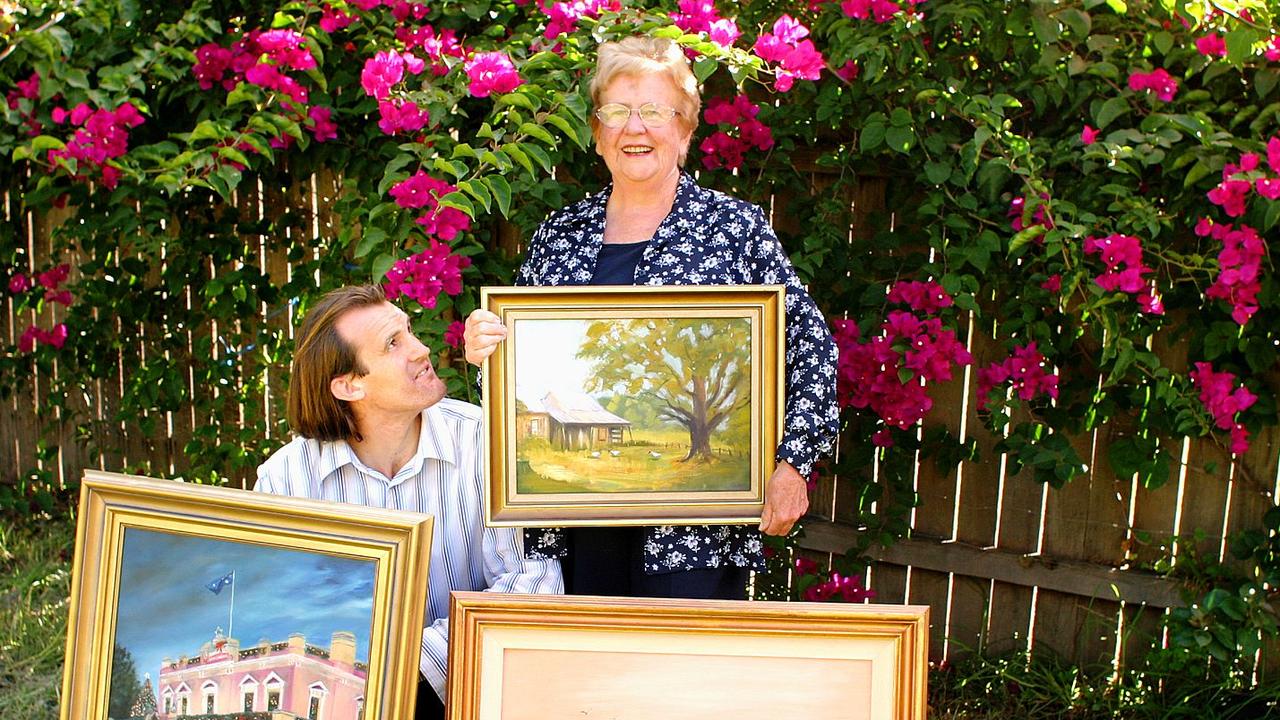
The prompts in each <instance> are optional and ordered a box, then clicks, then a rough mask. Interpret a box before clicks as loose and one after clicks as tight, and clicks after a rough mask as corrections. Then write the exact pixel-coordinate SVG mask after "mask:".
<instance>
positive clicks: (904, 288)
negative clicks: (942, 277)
mask: <svg viewBox="0 0 1280 720" xmlns="http://www.w3.org/2000/svg"><path fill="white" fill-rule="evenodd" d="M888 300H889V302H891V303H903V304H905V305H907V306H908V307H910V308H911V309H912V310H915V311H916V312H919V313H924V314H926V315H928V314H933V313H936V312H938V311H939V310H941V309H943V308H949V307H951V306H952V305H954V304H955V302H954V301H953V300H952V299H951V296H950V295H948V294H947V291H946V290H943V289H942V286H941V285H939V284H938V283H936V282H933V281H929V282H919V281H915V280H900V281H898V282H896V283H894V284H893V287H891V288H889V294H888Z"/></svg>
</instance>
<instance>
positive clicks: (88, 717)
mask: <svg viewBox="0 0 1280 720" xmlns="http://www.w3.org/2000/svg"><path fill="white" fill-rule="evenodd" d="M431 532H432V518H431V516H429V515H423V514H419V513H412V512H404V511H397V510H384V509H380V508H367V507H362V506H357V505H345V504H343V505H339V504H336V503H329V502H322V501H316V500H307V499H300V498H292V497H282V496H278V495H267V494H261V493H254V492H248V491H245V490H235V489H230V488H220V487H211V486H205V485H194V484H188V483H183V482H179V481H173V480H156V479H152V478H145V477H138V476H131V475H121V474H116V473H107V472H98V471H87V472H85V476H84V481H83V483H82V485H81V490H80V510H79V516H78V518H77V526H76V547H75V557H74V560H73V564H72V571H71V573H72V578H71V598H70V610H69V613H70V616H69V620H68V636H67V647H66V664H65V667H64V671H63V680H62V713H61V719H62V720H107V718H108V717H125V716H134V715H144V716H145V715H149V714H151V713H156V714H157V715H158V717H160V718H165V717H176V716H178V715H181V714H193V715H196V714H205V712H206V711H207V710H212V711H213V714H219V713H234V712H243V711H245V709H246V708H249V709H250V710H252V711H254V712H259V713H265V714H267V715H270V716H272V717H274V716H275V715H274V714H273V713H272V712H271V711H279V712H285V713H287V712H293V713H294V715H289V717H293V716H297V717H307V716H308V713H309V711H310V710H312V709H314V710H315V711H316V712H318V714H319V717H322V718H330V717H333V718H340V717H341V718H347V717H351V718H354V717H357V716H359V717H362V718H365V720H399V719H401V718H409V717H412V714H413V703H414V700H415V693H416V690H417V684H418V683H417V680H418V662H419V654H420V645H421V638H422V627H423V617H424V613H425V607H426V593H425V592H424V591H423V589H424V588H426V587H427V570H428V564H429V562H430V558H431V551H430V544H431ZM237 591H238V592H239V593H240V594H241V598H240V600H241V602H240V608H239V611H240V614H239V616H238V617H237V614H236V611H237V607H236V593H237ZM228 601H229V602H228ZM224 621H225V623H226V624H225V627H224V625H223V623H224ZM242 632H243V633H244V639H243V640H242V639H240V634H241V633H242ZM274 635H283V636H284V637H276V636H274ZM201 639H203V641H202V640H201ZM162 652H163V653H164V655H163V657H161V655H160V653H162ZM362 659H363V660H362ZM152 673H154V676H153V674H152ZM131 704H132V706H131V707H130V709H129V710H128V711H123V710H121V709H120V708H123V707H126V706H129V705H131ZM184 711H185V712H184ZM125 713H127V714H125Z"/></svg>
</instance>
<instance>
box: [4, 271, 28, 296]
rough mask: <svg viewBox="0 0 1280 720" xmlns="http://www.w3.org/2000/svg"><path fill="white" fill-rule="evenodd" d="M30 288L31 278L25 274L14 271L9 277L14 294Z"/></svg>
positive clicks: (10, 288)
mask: <svg viewBox="0 0 1280 720" xmlns="http://www.w3.org/2000/svg"><path fill="white" fill-rule="evenodd" d="M30 288H31V278H29V277H27V276H26V275H23V274H22V273H14V274H13V277H11V278H9V292H11V293H13V294H14V295H17V294H19V293H24V292H26V291H27V290H29V289H30Z"/></svg>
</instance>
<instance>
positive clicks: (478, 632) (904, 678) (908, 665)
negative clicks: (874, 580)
mask: <svg viewBox="0 0 1280 720" xmlns="http://www.w3.org/2000/svg"><path fill="white" fill-rule="evenodd" d="M449 618H450V639H449V692H448V697H449V705H448V711H447V712H446V717H447V718H448V719H449V720H541V719H542V718H553V717H554V718H577V717H592V718H595V717H601V718H619V719H625V720H668V719H669V718H695V717H804V718H811V719H812V720H924V718H925V708H926V693H925V684H926V674H927V670H928V632H929V608H928V607H927V606H911V605H852V604H840V603H782V602H748V601H734V600H658V599H648V598H608V597H587V596H535V595H495V594H493V593H463V592H455V593H453V601H452V609H451V610H450V615H449Z"/></svg>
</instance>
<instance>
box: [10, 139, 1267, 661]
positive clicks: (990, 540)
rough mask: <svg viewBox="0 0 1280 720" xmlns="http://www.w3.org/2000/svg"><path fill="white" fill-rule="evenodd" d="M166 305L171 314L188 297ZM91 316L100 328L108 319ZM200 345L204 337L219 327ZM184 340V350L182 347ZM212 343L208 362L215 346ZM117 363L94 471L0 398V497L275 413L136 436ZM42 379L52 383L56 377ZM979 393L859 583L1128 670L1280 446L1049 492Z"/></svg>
mask: <svg viewBox="0 0 1280 720" xmlns="http://www.w3.org/2000/svg"><path fill="white" fill-rule="evenodd" d="M804 169H805V170H807V171H808V172H809V173H810V174H811V177H812V187H813V188H814V190H813V191H814V192H815V193H817V192H823V191H824V189H825V188H827V187H828V186H829V185H830V178H829V177H826V176H824V175H823V173H822V171H821V170H820V169H818V168H817V167H815V166H813V165H812V164H811V163H806V164H805V167H804ZM339 182H340V180H339V178H338V177H337V176H335V175H333V174H322V175H317V176H314V177H311V178H307V179H305V180H303V181H301V182H298V183H296V184H295V185H293V186H291V187H288V188H270V187H264V186H262V185H261V184H259V185H258V186H257V187H254V186H253V184H252V183H246V186H247V187H244V188H243V189H242V191H241V192H240V193H239V195H238V197H237V201H238V202H237V205H238V207H239V213H240V218H241V219H242V220H255V219H259V218H264V217H269V218H275V217H279V216H280V215H281V213H282V211H283V210H284V209H286V208H287V209H290V210H292V211H293V212H294V213H295V214H296V216H297V221H296V222H294V223H292V226H291V228H290V229H289V232H291V233H296V235H295V236H294V237H293V238H292V239H293V240H295V241H301V242H304V243H305V242H306V241H307V240H308V239H315V238H322V237H332V234H333V226H334V219H333V218H332V216H331V214H330V212H329V210H328V208H329V207H330V204H331V203H332V200H333V198H334V197H335V196H336V193H337V189H338V184H339ZM2 200H3V206H2V207H0V218H2V220H3V222H5V223H9V224H10V226H12V227H18V228H20V233H19V237H20V238H21V241H22V242H25V243H26V245H27V256H28V257H30V258H31V259H32V263H33V267H41V266H44V265H47V264H48V263H49V262H51V259H50V253H51V252H52V241H51V228H52V227H53V226H55V225H56V224H57V223H58V222H60V220H61V217H59V216H58V215H52V216H48V217H29V216H24V215H22V214H21V211H20V203H19V201H18V198H17V197H16V196H14V195H12V194H5V195H4V196H3V198H2ZM804 201H805V198H795V197H785V196H777V197H775V198H774V200H773V202H772V203H770V207H771V211H772V213H773V222H774V224H775V226H776V227H777V228H778V229H779V231H780V234H782V235H783V236H785V235H786V234H787V231H788V230H791V229H793V228H792V227H791V224H792V223H794V220H793V219H792V218H791V215H790V214H789V213H788V212H787V207H788V204H789V203H791V202H804ZM848 201H849V202H850V204H851V206H852V208H853V209H854V211H855V222H854V224H853V226H852V227H851V228H850V233H851V237H852V236H856V235H857V234H858V233H859V232H861V230H862V227H861V220H860V219H859V218H860V217H862V216H863V215H865V214H866V213H868V212H871V211H875V210H878V209H880V208H882V207H883V204H884V182H883V181H878V180H876V179H874V178H873V179H867V180H865V181H863V182H861V183H860V184H859V186H858V187H857V188H856V189H855V190H854V191H852V192H851V193H850V195H849V196H848ZM517 242H518V238H517V237H516V236H515V234H514V231H513V230H512V229H511V228H510V227H509V226H501V227H499V228H498V229H497V230H495V235H494V240H493V244H492V247H495V248H499V249H501V251H503V252H512V251H514V250H516V249H517ZM256 247H259V248H260V252H259V253H258V254H257V255H256V256H251V257H246V258H244V260H243V262H245V263H254V264H258V265H259V266H260V267H262V268H263V269H265V270H266V271H267V272H268V273H269V274H270V275H271V276H272V278H273V279H275V280H279V281H283V280H284V279H285V278H287V277H288V276H289V273H290V267H289V264H288V262H287V261H286V260H285V258H284V257H283V255H282V254H281V253H279V252H275V253H269V252H267V251H266V249H265V245H262V244H259V245H257V246H256ZM59 261H62V259H59ZM220 270H221V269H220V268H216V267H209V268H208V270H207V271H208V273H209V274H210V276H211V277H214V276H217V274H218V273H219V272H220ZM4 297H5V300H4V309H3V311H0V338H3V340H4V342H6V343H9V344H13V343H14V342H16V339H17V337H18V335H19V334H20V333H21V331H22V330H23V329H24V328H25V327H27V326H28V325H29V324H31V323H32V322H33V321H36V320H37V319H38V318H34V317H31V316H30V315H29V314H27V315H24V316H20V315H19V314H18V313H16V312H15V310H14V306H13V303H12V301H11V299H10V298H9V296H8V295H4ZM168 300H169V301H170V302H172V303H174V306H175V307H176V308H177V311H178V312H180V311H181V308H182V307H190V306H191V304H192V303H195V302H199V301H200V299H199V298H192V297H174V298H169V299H168ZM51 312H53V313H58V312H65V311H64V310H62V309H60V308H55V309H54V310H52V311H51ZM287 317H288V313H286V312H281V308H268V307H264V308H262V309H261V313H260V315H259V317H257V318H245V319H243V320H242V322H243V323H246V324H247V323H252V322H263V323H271V324H272V325H273V326H277V327H281V326H283V324H284V322H285V321H284V320H283V318H287ZM51 319H52V316H51V317H46V318H40V319H39V320H42V321H44V322H48V321H49V320H51ZM98 320H99V321H101V322H112V319H111V318H98ZM961 330H962V331H963V330H964V328H961ZM969 330H970V332H969V333H968V334H969V336H970V337H971V338H972V339H971V347H970V350H971V352H972V353H973V355H974V360H975V367H976V366H980V365H983V364H986V363H989V362H992V361H994V360H998V359H1000V357H1002V355H1003V352H1002V350H1001V348H1000V344H999V343H998V341H997V339H996V338H993V337H991V334H990V333H989V332H988V330H989V328H984V327H982V326H980V325H977V324H975V325H974V326H972V327H971V328H969ZM207 332H210V333H214V334H216V333H217V329H216V328H213V329H209V330H207ZM190 340H191V342H192V347H193V348H194V347H195V337H194V336H192V337H190ZM1152 342H1153V344H1152V347H1153V348H1155V349H1156V351H1157V352H1158V353H1159V354H1160V355H1161V357H1162V359H1163V361H1164V362H1165V364H1166V365H1168V366H1171V367H1172V368H1174V369H1175V370H1183V369H1185V367H1186V366H1187V362H1188V360H1187V358H1186V357H1185V350H1184V349H1182V348H1180V347H1179V346H1178V345H1177V344H1172V343H1169V342H1166V341H1165V339H1164V338H1159V337H1157V338H1153V340H1152ZM214 348H215V350H214V351H215V353H216V352H219V350H218V349H217V348H218V346H217V345H216V344H215V345H214ZM124 365H125V364H124V363H123V362H122V363H121V367H120V369H119V376H118V377H117V378H114V379H113V380H111V381H104V382H99V383H96V384H95V386H94V388H93V389H92V392H90V393H88V394H87V395H86V396H85V397H83V398H79V399H78V402H79V403H80V405H79V406H78V407H77V408H75V409H74V411H73V412H74V413H76V414H82V415H83V417H88V418H95V419H97V420H99V422H98V423H96V424H95V425H94V427H95V434H96V435H97V437H96V438H95V440H96V442H97V444H98V445H99V446H100V447H104V448H108V450H109V451H108V452H106V453H105V454H103V455H101V456H99V457H96V458H94V459H90V456H89V455H88V454H87V453H85V452H84V451H83V444H82V443H80V442H78V441H77V440H76V438H75V437H73V436H72V431H71V428H72V427H73V426H74V423H72V422H70V418H58V417H56V416H55V417H52V418H51V417H50V416H49V415H50V413H53V412H55V411H54V410H52V409H49V408H47V407H46V406H45V405H44V403H43V402H42V398H43V397H44V396H45V395H46V394H47V392H48V388H49V386H50V381H51V378H49V377H45V376H44V375H43V374H42V373H41V372H36V373H34V374H33V376H32V377H30V378H29V379H28V381H27V382H24V383H22V385H21V387H19V388H18V391H17V392H16V393H15V394H14V395H12V396H10V397H7V398H2V399H0V484H12V483H16V482H17V479H18V478H19V477H20V476H21V475H23V474H25V473H26V472H27V471H29V470H30V469H32V468H40V469H42V470H45V471H48V472H51V473H53V475H54V476H55V477H57V478H63V479H71V478H76V477H78V476H79V474H80V473H81V472H82V470H83V469H85V468H86V467H98V468H101V469H107V470H133V469H137V468H143V467H145V468H149V469H150V471H151V472H153V473H156V474H181V473H182V472H183V471H184V468H185V467H187V464H186V461H185V458H184V455H183V447H184V445H185V444H186V442H187V440H188V439H190V438H191V437H192V433H193V432H195V431H196V429H197V428H201V427H205V426H210V425H214V426H217V427H218V428H220V432H226V433H230V432H232V431H234V429H235V428H236V426H237V425H238V424H239V423H240V422H242V420H243V418H244V417H246V416H247V414H248V413H254V412H264V413H271V412H273V407H278V406H277V405H276V404H274V401H273V400H272V398H271V397H270V395H271V394H274V393H278V392H279V391H280V389H281V388H280V383H279V382H278V381H277V379H276V375H277V373H278V370H276V369H272V368H267V369H266V372H267V373H268V382H267V394H268V397H266V398H264V399H263V400H262V402H260V403H255V404H254V407H249V408H246V407H231V408H227V409H226V410H224V412H223V413H222V414H221V416H220V417H217V418H206V417H196V416H195V413H194V410H192V409H186V410H183V411H176V412H171V413H167V414H166V416H165V418H164V420H163V422H162V423H159V426H158V427H157V428H156V429H154V430H153V431H152V432H150V433H146V432H143V431H142V429H141V428H139V427H138V426H136V424H133V423H131V422H130V421H128V420H116V419H114V418H115V414H116V409H117V408H118V407H119V403H120V398H121V396H122V393H123V392H124V389H125V387H126V385H127V383H128V373H129V370H130V369H129V368H128V367H125V366H124ZM52 372H54V373H56V372H58V368H57V366H56V365H55V366H54V368H53V370H52ZM975 380H976V376H975V373H974V372H973V371H972V368H971V369H970V371H968V372H965V373H964V374H963V375H962V376H960V377H957V378H956V379H955V380H954V381H952V382H950V383H948V384H946V385H943V386H941V387H939V388H937V389H936V390H935V392H934V399H935V403H934V410H933V412H932V414H931V415H930V416H929V417H928V418H926V425H942V426H945V427H947V428H949V429H950V430H951V431H952V432H953V433H955V434H956V435H957V436H959V437H960V438H962V439H968V438H972V439H975V440H976V441H977V444H978V446H979V448H980V451H981V459H980V460H979V461H977V462H964V463H963V464H961V465H960V466H959V468H958V469H956V470H954V471H952V472H950V473H946V474H941V473H939V472H938V471H937V470H936V469H935V468H934V466H933V464H932V463H930V462H922V463H919V464H918V467H917V472H916V488H917V490H918V492H919V495H920V497H921V498H923V505H922V506H921V507H920V508H918V509H917V510H916V511H915V513H914V515H913V518H912V522H911V527H912V531H913V534H912V537H911V538H910V539H909V540H904V541H901V542H898V543H896V544H894V545H893V546H891V547H888V548H883V549H879V550H876V551H874V554H875V558H876V561H875V562H874V564H873V565H872V567H871V570H870V573H869V578H868V580H869V583H870V587H871V588H872V589H874V590H875V591H876V593H877V596H876V600H877V601H878V602H888V603H901V602H908V603H914V604H927V605H929V606H931V608H932V629H931V630H932V632H931V643H932V648H931V649H932V656H933V658H934V659H935V660H945V659H955V658H958V657H962V656H963V655H965V654H967V653H971V652H976V651H986V652H996V653H998V652H1008V651H1014V650H1030V651H1032V652H1035V653H1038V654H1049V655H1054V656H1058V657H1061V658H1063V659H1066V660H1070V661H1075V662H1080V663H1089V664H1094V663H1101V664H1110V665H1115V666H1121V665H1123V663H1124V662H1125V660H1126V659H1127V658H1130V657H1134V656H1135V655H1137V656H1140V655H1141V653H1142V652H1143V650H1144V648H1145V647H1146V646H1147V645H1148V644H1149V643H1150V642H1152V640H1153V639H1155V640H1156V641H1159V640H1160V638H1159V637H1158V635H1159V625H1160V620H1161V616H1162V614H1163V613H1164V612H1165V610H1166V608H1168V607H1170V606H1176V605H1180V604H1181V603H1182V599H1181V598H1180V596H1179V593H1178V589H1177V587H1176V586H1174V585H1173V584H1171V583H1170V582H1168V581H1166V580H1165V579H1163V578H1161V577H1159V576H1157V575H1155V574H1153V573H1150V572H1146V571H1143V570H1140V569H1136V568H1137V567H1138V566H1141V565H1143V564H1144V563H1148V562H1149V561H1151V560H1153V559H1154V556H1155V550H1154V548H1153V544H1154V545H1159V544H1162V543H1164V544H1168V543H1170V542H1172V540H1171V538H1173V537H1175V536H1177V537H1178V538H1180V540H1179V544H1176V545H1175V547H1174V549H1173V551H1174V554H1175V556H1179V555H1181V556H1186V554H1187V553H1188V552H1191V551H1194V552H1196V553H1198V554H1199V556H1200V557H1202V558H1208V559H1217V560H1220V561H1222V562H1225V563H1230V562H1232V561H1231V558H1230V555H1229V553H1228V551H1227V548H1226V547H1225V542H1224V539H1223V538H1224V537H1226V536H1227V535H1228V534H1230V533H1234V532H1238V531H1240V530H1243V529H1246V528H1249V527H1257V526H1259V525H1260V523H1261V518H1262V515H1263V512H1264V511H1265V510H1266V509H1267V508H1268V507H1270V506H1271V505H1272V504H1274V499H1275V497H1276V491H1277V479H1278V466H1277V458H1278V457H1280V434H1278V433H1277V430H1276V429H1275V428H1271V429H1268V430H1267V431H1265V432H1263V433H1260V434H1259V435H1258V436H1257V437H1256V438H1254V441H1253V444H1252V447H1251V449H1250V450H1249V452H1248V454H1246V455H1245V456H1243V457H1241V458H1238V459H1237V461H1236V462H1232V458H1230V457H1229V456H1228V455H1227V454H1225V453H1224V451H1223V450H1222V449H1221V448H1219V447H1217V446H1215V445H1214V444H1213V443H1212V442H1209V441H1207V440H1190V441H1187V442H1185V443H1184V444H1183V446H1182V452H1181V458H1180V460H1181V462H1180V464H1179V466H1178V468H1177V469H1176V470H1175V475H1176V478H1175V479H1174V480H1173V481H1171V482H1169V483H1168V484H1167V485H1166V486H1164V487H1162V488H1160V489H1157V490H1147V489H1145V488H1143V487H1141V486H1140V485H1139V484H1138V483H1137V482H1136V481H1135V480H1133V479H1132V478H1118V477H1114V476H1112V475H1111V474H1110V472H1109V471H1108V470H1107V469H1106V468H1107V467H1108V465H1107V463H1106V460H1105V457H1106V450H1107V446H1108V444H1109V443H1110V442H1111V441H1112V440H1114V439H1116V438H1118V437H1119V436H1120V435H1121V434H1122V433H1124V432H1126V430H1125V429H1122V428H1119V427H1116V426H1113V425H1108V426H1104V427H1103V428H1101V429H1099V430H1098V431H1096V432H1094V433H1091V434H1088V435H1083V436H1079V437H1074V438H1072V439H1071V440H1072V443H1073V445H1074V447H1075V448H1076V450H1077V452H1078V453H1079V454H1080V456H1081V457H1082V458H1084V459H1085V462H1086V463H1087V465H1088V472H1087V473H1086V474H1085V475H1084V476H1082V477H1077V478H1076V479H1075V480H1073V481H1071V482H1069V483H1068V484H1067V485H1066V486H1065V487H1064V488H1063V489H1061V490H1055V489H1052V488H1049V487H1047V486H1044V485H1042V484H1040V483H1038V482H1036V481H1035V480H1034V479H1031V478H1030V477H1029V473H1025V474H1023V475H1020V476H1012V475H1010V474H1009V473H1008V472H1007V468H1006V466H1005V463H1004V462H1003V461H1002V459H1001V457H1000V456H999V455H998V454H996V453H994V451H993V450H992V448H993V446H994V445H995V443H996V441H997V438H995V437H992V436H991V434H990V433H988V432H987V431H986V430H985V429H984V428H983V427H982V425H981V423H980V422H979V420H978V418H977V415H976V408H975V406H974V402H973V398H974V390H973V387H972V386H973V383H974V382H975ZM188 384H189V391H190V393H191V396H192V397H208V396H209V394H215V395H216V393H217V392H218V389H217V388H216V387H215V388H209V387H203V386H200V385H199V384H197V383H195V382H194V381H190V382H189V383H188ZM50 420H54V421H57V422H54V423H53V424H54V427H55V429H54V430H53V431H52V434H48V433H45V434H43V435H42V432H43V431H42V428H45V427H46V426H47V425H48V424H49V421H50ZM41 440H43V441H44V442H45V444H46V445H48V446H56V447H57V450H56V452H55V453H53V454H52V455H49V456H47V457H44V456H42V453H41V452H40V443H41ZM845 440H846V441H847V438H846V439H845ZM281 441H282V442H283V439H281ZM848 444H849V443H847V442H842V444H841V448H840V449H839V452H841V453H847V452H850V451H849V450H848V448H847V447H846V446H847V445H848ZM863 465H864V466H867V467H870V466H873V465H874V458H873V457H867V458H866V459H865V463H863ZM247 475H248V473H247V472H241V473H238V474H237V475H236V476H233V477H231V478H230V480H231V481H232V482H233V483H235V484H240V485H243V484H244V483H245V482H246V481H247V480H249V477H247ZM852 502H853V498H852V497H850V493H849V483H842V482H841V481H840V478H838V477H828V478H824V479H823V480H822V482H821V484H820V487H819V489H818V491H817V492H816V494H815V496H814V503H813V508H812V515H813V517H811V518H810V519H809V520H807V521H806V523H805V537H804V541H803V550H802V552H804V553H806V554H808V555H809V556H810V557H813V558H815V559H818V560H819V561H822V562H828V561H829V560H830V558H831V557H832V555H833V554H839V553H843V552H844V551H845V550H846V549H847V548H848V547H850V546H851V545H852V544H853V540H854V537H855V532H856V531H855V529H854V528H852V527H851V526H849V525H848V524H847V523H845V522H843V519H845V518H848V517H849V508H851V503H852ZM1197 531H1198V532H1199V534H1198V535H1197ZM1139 540H1144V541H1147V540H1149V541H1150V542H1140V541H1139ZM1266 655H1267V657H1266V658H1265V660H1266V662H1265V663H1264V664H1265V665H1266V666H1267V673H1268V675H1270V674H1271V673H1273V672H1275V670H1276V662H1277V658H1278V657H1280V652H1277V651H1274V649H1273V648H1268V649H1267V651H1266Z"/></svg>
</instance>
